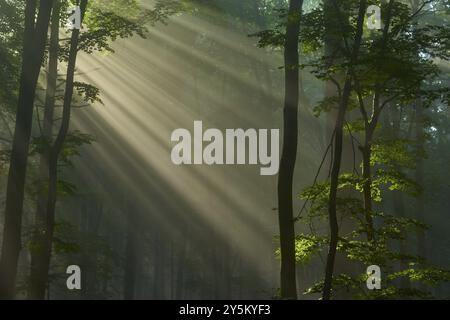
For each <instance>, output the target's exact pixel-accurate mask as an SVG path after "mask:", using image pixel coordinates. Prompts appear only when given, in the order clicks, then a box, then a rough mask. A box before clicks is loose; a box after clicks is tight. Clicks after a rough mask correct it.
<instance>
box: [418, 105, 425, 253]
mask: <svg viewBox="0 0 450 320" xmlns="http://www.w3.org/2000/svg"><path fill="white" fill-rule="evenodd" d="M416 143H417V150H418V152H419V155H418V156H417V158H416V172H415V179H416V183H417V184H418V185H419V186H420V187H423V185H424V179H423V177H424V161H423V158H424V155H423V154H424V153H425V135H424V114H423V106H422V102H421V101H420V99H419V98H418V99H417V100H416ZM415 216H416V219H417V220H419V221H420V222H423V223H425V203H424V198H423V192H420V194H419V195H418V197H417V200H416V209H415ZM417 254H418V255H419V256H421V257H422V258H426V245H425V232H424V230H423V229H418V230H417Z"/></svg>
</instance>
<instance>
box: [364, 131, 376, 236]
mask: <svg viewBox="0 0 450 320" xmlns="http://www.w3.org/2000/svg"><path fill="white" fill-rule="evenodd" d="M374 129H375V127H374V126H372V125H369V127H368V128H366V133H365V139H364V146H363V147H362V156H363V161H362V175H363V179H364V183H363V198H364V201H363V204H364V215H365V218H366V235H367V240H368V241H372V240H374V239H375V231H374V226H373V219H372V170H371V165H370V158H371V156H372V138H373V133H374Z"/></svg>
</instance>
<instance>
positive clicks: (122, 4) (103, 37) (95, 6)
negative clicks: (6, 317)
mask: <svg viewBox="0 0 450 320" xmlns="http://www.w3.org/2000/svg"><path fill="white" fill-rule="evenodd" d="M88 4H89V5H88ZM79 6H80V10H81V17H82V19H81V22H84V21H85V20H86V21H85V22H86V26H87V31H85V32H81V30H80V29H74V30H73V31H72V33H71V37H70V41H69V43H68V45H65V46H62V47H59V44H58V34H57V31H58V30H59V28H58V24H59V23H60V18H61V15H60V13H59V12H58V11H57V10H54V16H53V19H54V20H53V22H52V26H53V27H54V28H53V29H52V30H54V32H52V37H51V41H50V49H49V69H50V70H49V77H48V85H47V91H46V93H47V97H46V107H45V113H44V126H43V127H44V132H43V136H42V137H40V139H38V140H39V141H38V144H40V145H41V146H40V148H39V149H40V153H41V169H40V170H41V172H42V176H41V179H40V188H41V189H42V190H41V191H40V193H39V194H40V196H39V199H38V202H37V230H36V231H35V234H36V236H35V237H34V239H33V241H32V242H33V243H32V251H34V254H33V256H34V259H33V261H32V265H31V277H30V280H31V283H30V290H29V297H31V298H33V299H44V297H45V290H46V285H47V282H48V274H49V268H50V260H51V252H52V242H53V237H54V228H55V223H56V218H55V216H56V212H55V211H56V201H57V197H58V188H60V185H62V184H63V182H62V181H61V180H60V179H58V163H59V162H60V161H64V162H67V161H68V159H67V158H68V155H69V156H70V155H72V154H76V151H75V149H76V148H78V147H79V146H81V145H83V144H90V143H91V142H92V138H91V137H90V136H89V135H85V134H81V133H79V132H69V125H70V118H71V109H72V105H73V104H74V99H73V96H74V91H75V90H76V91H77V93H78V94H79V95H82V96H83V99H84V102H85V103H93V102H95V101H98V102H101V99H100V98H99V97H98V96H99V89H98V88H96V87H94V86H92V85H90V84H86V83H81V82H77V81H75V80H74V78H75V69H76V60H77V55H78V52H80V51H84V52H87V53H92V52H94V51H113V49H112V48H111V46H110V42H111V41H112V40H115V39H117V38H126V37H130V36H132V35H134V34H138V35H140V36H141V37H145V32H146V31H147V29H146V27H145V23H151V24H155V23H157V22H165V21H166V19H167V18H168V17H169V16H170V15H173V14H175V13H176V12H178V11H179V10H180V9H181V7H180V3H179V2H177V1H169V2H166V3H163V2H158V3H157V4H156V5H155V7H154V9H152V10H141V9H140V8H139V6H138V5H137V2H135V1H133V2H129V1H123V0H115V1H113V2H111V1H97V2H92V3H91V2H89V3H88V1H86V0H82V1H80V2H79ZM111 7H113V8H115V10H119V9H123V8H126V9H127V11H128V13H127V15H126V16H125V15H124V16H119V15H118V14H117V11H116V12H111V9H109V8H111ZM57 9H60V6H59V4H58V7H57ZM58 58H61V59H64V60H66V61H67V71H66V76H65V90H64V98H63V105H62V119H61V123H60V124H59V128H58V129H57V135H56V138H55V139H54V141H52V140H53V139H52V131H53V130H52V127H53V125H54V124H55V123H54V121H53V109H54V107H55V96H56V90H55V89H56V88H55V86H56V77H57V66H58V62H57V60H58ZM129 214H132V213H129Z"/></svg>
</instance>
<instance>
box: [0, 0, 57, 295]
mask: <svg viewBox="0 0 450 320" xmlns="http://www.w3.org/2000/svg"><path fill="white" fill-rule="evenodd" d="M52 5H53V1H52V0H42V1H40V2H39V13H38V16H37V20H36V23H35V15H36V9H37V1H36V0H30V1H27V4H26V7H25V29H24V37H23V54H22V71H21V75H20V89H19V97H18V103H17V113H16V125H15V130H14V137H13V143H12V151H11V158H10V166H9V175H8V185H7V193H6V208H5V223H4V233H3V242H2V252H1V254H2V255H1V259H0V298H3V299H12V298H13V297H14V294H15V280H16V275H17V261H18V257H19V252H20V247H21V224H22V211H23V199H24V189H25V175H26V168H27V159H28V149H29V143H30V136H31V125H32V118H33V103H34V96H35V91H36V85H37V80H38V76H39V72H40V67H41V63H42V59H43V56H44V51H45V44H46V39H47V29H48V26H49V23H50V15H51V10H52Z"/></svg>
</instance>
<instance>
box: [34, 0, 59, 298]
mask: <svg viewBox="0 0 450 320" xmlns="http://www.w3.org/2000/svg"><path fill="white" fill-rule="evenodd" d="M60 8H61V4H60V2H59V0H56V1H55V4H54V8H53V12H52V22H51V35H50V48H49V58H48V75H47V89H46V97H45V109H44V123H43V132H42V136H43V138H44V139H45V141H46V144H48V146H50V144H51V143H52V128H53V113H54V107H55V94H56V82H57V76H58V49H59V22H60ZM49 158H50V148H49V147H46V148H45V150H44V152H43V153H42V154H41V156H40V161H39V179H38V181H39V188H40V191H39V194H38V195H37V208H36V216H35V233H34V237H33V249H31V268H30V286H29V288H28V298H29V299H33V300H37V299H44V298H45V288H46V287H47V283H46V279H47V277H46V276H45V275H44V274H45V273H46V272H47V271H48V270H46V269H45V262H44V261H43V258H44V256H43V255H42V252H41V251H42V249H43V236H44V233H45V230H46V228H45V221H46V199H47V196H46V191H47V185H48V179H49V176H48V170H49V165H48V162H49Z"/></svg>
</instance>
